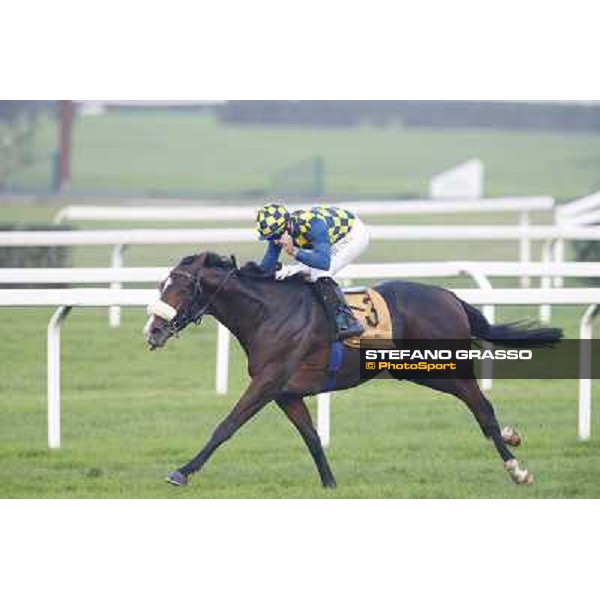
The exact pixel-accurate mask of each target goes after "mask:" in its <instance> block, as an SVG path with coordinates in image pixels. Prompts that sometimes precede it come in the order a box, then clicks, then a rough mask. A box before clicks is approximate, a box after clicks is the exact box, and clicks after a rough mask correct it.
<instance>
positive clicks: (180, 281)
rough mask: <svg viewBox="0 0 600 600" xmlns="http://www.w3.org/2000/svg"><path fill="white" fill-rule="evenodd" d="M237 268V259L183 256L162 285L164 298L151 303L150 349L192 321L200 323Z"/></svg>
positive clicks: (212, 256)
mask: <svg viewBox="0 0 600 600" xmlns="http://www.w3.org/2000/svg"><path fill="white" fill-rule="evenodd" d="M227 267H230V268H229V269H228V270H227V271H225V269H226V268H227ZM234 271H235V263H234V262H229V261H228V259H224V258H222V257H219V256H217V255H215V254H212V253H203V254H197V255H195V256H186V257H185V258H183V259H182V260H181V261H180V262H179V264H178V265H177V266H176V267H175V268H174V269H173V270H172V271H171V272H170V273H169V276H168V277H167V279H165V280H164V281H163V282H162V283H161V284H160V288H159V289H160V299H159V300H157V301H155V302H153V303H152V304H150V305H149V306H148V314H149V315H150V318H149V319H148V322H147V323H146V326H145V327H144V337H145V338H146V343H147V344H148V346H149V348H150V350H155V349H156V348H161V347H162V346H164V345H165V344H166V342H167V340H168V339H169V338H171V337H172V336H174V335H177V334H178V333H179V332H180V331H182V330H183V329H185V328H186V327H187V326H188V325H189V324H190V323H200V321H201V320H202V317H203V316H204V315H205V314H206V312H207V311H208V310H209V309H210V304H211V301H212V300H213V299H214V297H215V296H216V294H217V293H218V292H219V291H220V289H221V288H222V287H223V286H224V285H225V283H226V281H227V279H228V278H229V276H230V275H231V274H232V273H233V272H234ZM219 275H220V276H219Z"/></svg>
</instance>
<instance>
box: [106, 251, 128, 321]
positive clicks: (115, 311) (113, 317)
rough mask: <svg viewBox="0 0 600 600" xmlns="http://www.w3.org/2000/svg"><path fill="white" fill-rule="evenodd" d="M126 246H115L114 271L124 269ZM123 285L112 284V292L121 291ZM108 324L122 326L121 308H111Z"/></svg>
mask: <svg viewBox="0 0 600 600" xmlns="http://www.w3.org/2000/svg"><path fill="white" fill-rule="evenodd" d="M124 248H125V246H124V245H123V244H117V245H116V246H113V249H112V252H111V255H110V256H111V259H110V265H111V267H112V268H113V269H121V268H122V267H123V250H124ZM122 287H123V286H122V284H121V283H117V282H113V283H111V284H110V289H111V290H120V289H121V288H122ZM108 322H109V324H110V326H111V327H120V326H121V307H120V306H110V307H109V309H108Z"/></svg>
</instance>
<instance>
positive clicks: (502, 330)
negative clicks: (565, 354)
mask: <svg viewBox="0 0 600 600" xmlns="http://www.w3.org/2000/svg"><path fill="white" fill-rule="evenodd" d="M459 301H460V303H461V304H462V306H463V308H464V309H465V311H466V313H467V318H468V319H469V326H470V327H471V335H472V336H473V337H475V338H478V339H481V340H486V341H488V342H493V343H494V344H498V345H500V346H513V347H534V348H535V347H543V346H548V347H550V346H554V345H555V344H557V343H558V342H560V340H561V339H562V337H563V331H562V329H558V328H557V327H534V326H532V324H531V323H527V322H513V323H505V324H504V325H492V324H491V323H490V322H489V321H488V320H487V319H486V318H485V316H484V315H483V314H482V313H481V311H479V310H477V309H476V308H475V307H474V306H472V305H471V304H469V303H468V302H465V301H463V300H461V299H460V298H459Z"/></svg>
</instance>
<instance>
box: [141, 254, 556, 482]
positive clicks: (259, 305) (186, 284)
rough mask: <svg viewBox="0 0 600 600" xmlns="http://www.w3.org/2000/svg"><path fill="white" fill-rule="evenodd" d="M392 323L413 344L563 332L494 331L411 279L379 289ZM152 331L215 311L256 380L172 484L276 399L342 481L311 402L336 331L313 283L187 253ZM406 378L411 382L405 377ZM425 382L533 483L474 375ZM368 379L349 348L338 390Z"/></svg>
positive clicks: (520, 340)
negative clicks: (448, 397)
mask: <svg viewBox="0 0 600 600" xmlns="http://www.w3.org/2000/svg"><path fill="white" fill-rule="evenodd" d="M375 289H376V290H377V291H378V292H379V293H380V294H381V295H382V296H383V298H384V299H385V302H386V304H387V305H388V308H389V309H390V312H391V314H392V317H393V318H394V319H395V321H396V322H401V323H402V338H403V339H409V340H410V339H414V340H436V339H440V340H471V339H479V340H486V341H488V342H492V343H496V344H499V345H502V346H507V347H510V346H514V347H520V346H523V345H524V344H527V346H528V347H536V346H551V345H554V344H555V343H557V342H558V341H560V339H561V337H562V331H561V330H560V329H555V328H534V327H531V326H523V325H518V324H515V323H512V324H505V325H491V324H490V323H489V322H488V321H487V320H486V318H485V317H484V316H483V314H482V313H481V312H480V311H479V310H477V309H476V308H475V307H473V306H471V305H470V304H468V303H466V302H464V301H463V300H461V299H460V298H458V297H457V296H456V295H455V294H453V293H452V292H450V291H449V290H445V289H443V288H440V287H436V286H431V285H425V284H420V283H412V282H407V281H389V282H385V283H381V284H378V285H376V286H375ZM148 312H149V313H150V315H151V316H150V319H149V320H148V323H147V325H146V327H145V330H144V334H145V338H146V342H147V344H148V346H149V348H150V350H154V349H156V348H160V347H162V346H164V344H165V343H166V342H167V340H168V339H169V338H171V337H172V336H174V335H177V334H178V333H179V332H180V331H182V330H183V329H184V328H185V327H186V326H187V325H189V324H190V323H197V324H198V323H200V321H201V319H202V317H203V316H204V315H205V314H208V315H212V316H213V317H215V318H216V319H217V320H218V321H219V322H221V323H222V324H223V325H224V326H225V327H227V328H228V329H229V330H230V331H231V333H232V334H233V335H234V336H235V337H236V338H237V339H238V341H239V343H240V344H241V346H242V348H243V349H244V351H245V353H246V356H247V359H248V371H249V374H250V377H251V381H250V384H249V385H248V387H247V389H246V390H245V392H244V393H243V394H242V396H241V398H240V399H239V401H238V402H237V403H236V404H235V406H234V407H233V409H232V410H231V412H230V413H229V414H228V415H227V417H225V419H224V420H223V421H222V422H221V423H220V424H219V425H218V426H217V427H216V429H215V430H214V432H213V433H212V435H211V437H210V439H209V440H208V442H207V443H206V445H205V446H204V447H203V448H202V449H201V450H200V452H199V453H198V454H197V455H196V456H195V457H194V458H193V459H192V460H190V461H189V462H188V463H186V464H185V465H183V466H182V467H180V468H179V469H177V470H176V471H173V472H172V473H170V474H169V475H168V476H167V479H166V480H167V482H169V483H171V484H173V485H185V484H186V483H187V482H188V478H189V477H190V475H192V474H193V473H195V472H197V471H199V470H200V469H201V468H202V467H203V465H204V464H205V463H206V461H207V460H208V459H209V458H210V456H211V455H212V454H213V452H214V451H215V450H216V449H217V448H218V447H219V446H220V445H221V444H223V442H225V441H226V440H228V439H229V438H230V437H231V436H232V435H233V434H234V433H235V432H236V431H237V430H238V429H239V428H240V427H241V426H242V425H243V424H244V423H246V422H247V421H248V420H249V419H250V418H252V417H253V416H254V415H255V414H256V413H258V412H259V411H260V410H261V409H262V408H263V407H264V406H265V405H267V404H268V403H269V402H272V401H275V402H276V403H277V405H278V406H279V407H280V408H281V409H282V410H283V412H284V413H285V414H286V416H287V417H288V418H289V420H290V421H291V422H292V423H293V424H294V426H295V427H296V429H297V430H298V432H299V433H300V435H301V436H302V438H303V439H304V442H305V443H306V445H307V447H308V450H309V451H310V453H311V455H312V457H313V460H314V462H315V465H316V467H317V470H318V472H319V475H320V478H321V483H322V484H323V486H325V487H335V485H336V482H335V478H334V476H333V473H332V471H331V468H330V467H329V463H328V461H327V457H326V456H325V453H324V451H323V447H322V445H321V441H320V439H319V435H318V434H317V432H316V430H315V428H314V426H313V423H312V420H311V416H310V413H309V411H308V409H307V407H306V404H305V402H304V397H305V396H310V395H314V394H317V393H319V392H321V391H323V389H324V386H325V383H324V382H325V381H326V380H327V378H328V368H329V357H330V351H331V348H332V341H333V330H332V328H331V325H330V324H329V322H328V321H327V318H326V314H325V310H324V309H323V306H322V305H321V304H320V302H319V301H318V300H317V297H316V294H315V293H314V291H313V290H312V286H311V285H310V284H308V283H306V282H305V281H304V280H302V278H301V277H298V276H296V277H292V278H289V279H286V280H283V281H275V279H274V278H273V274H272V273H265V272H264V271H262V270H260V269H259V268H258V267H257V266H256V265H255V264H254V263H249V264H248V265H245V266H244V267H242V268H240V269H238V268H237V266H236V264H235V259H233V257H232V259H228V258H225V257H222V256H219V255H217V254H214V253H211V252H204V253H201V254H197V255H195V256H188V257H185V258H183V259H182V260H181V262H180V263H179V264H178V265H177V266H176V267H175V268H174V269H173V270H172V271H171V272H170V274H169V276H168V278H167V279H166V280H165V281H164V282H162V283H161V286H160V300H158V301H157V302H155V303H153V304H151V305H150V306H149V307H148ZM391 374H392V376H393V377H394V378H396V379H398V380H402V379H406V377H405V376H403V375H402V374H400V373H398V372H393V373H391ZM410 380H411V381H413V382H414V383H417V384H419V385H424V386H427V387H430V388H432V389H435V390H438V391H441V392H445V393H448V394H452V395H454V396H456V397H457V398H459V399H460V400H462V401H463V402H464V403H465V404H466V406H467V407H468V408H469V410H470V411H471V412H472V414H473V416H474V417H475V419H476V420H477V423H478V424H479V427H480V428H481V431H482V432H483V435H484V436H485V437H486V438H489V439H491V440H492V442H493V443H494V445H495V447H496V450H497V451H498V453H499V455H500V457H501V458H502V460H503V461H504V465H505V469H506V470H507V472H508V473H509V474H510V476H511V478H512V479H513V481H514V482H515V483H517V484H528V483H532V482H533V476H532V474H531V473H530V472H529V471H527V469H524V468H521V467H520V466H519V463H518V462H517V460H516V459H515V457H514V456H513V454H512V453H511V451H510V450H509V449H508V446H517V445H519V443H520V437H519V435H518V434H517V432H516V431H515V430H514V429H512V428H509V427H506V428H504V429H503V430H501V429H500V426H499V424H498V421H497V419H496V416H495V414H494V409H493V407H492V405H491V403H490V402H489V400H488V399H487V398H486V397H485V396H484V394H483V393H482V391H481V390H480V388H479V385H478V382H477V379H476V378H475V377H474V376H472V377H464V378H455V379H448V378H444V379H427V378H420V379H419V378H414V377H411V378H410ZM364 381H365V380H364V379H361V377H360V352H359V350H353V349H346V351H345V353H344V355H343V360H342V363H341V365H340V368H339V371H338V373H337V377H336V381H335V386H334V387H333V388H332V389H337V390H340V389H347V388H352V387H355V386H357V385H360V384H361V383H364Z"/></svg>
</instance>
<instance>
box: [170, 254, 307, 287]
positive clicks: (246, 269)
mask: <svg viewBox="0 0 600 600" xmlns="http://www.w3.org/2000/svg"><path fill="white" fill-rule="evenodd" d="M195 258H196V257H185V258H184V259H182V261H181V264H185V262H186V261H187V262H190V261H193V260H195ZM204 264H205V265H206V266H207V267H210V268H219V269H227V270H229V269H235V271H236V274H237V275H239V276H240V277H242V278H247V279H254V280H263V281H268V280H271V281H272V280H274V279H275V271H277V269H278V268H279V267H280V265H279V264H277V265H275V266H274V267H273V268H272V269H263V268H262V267H261V266H260V265H259V264H258V263H256V262H254V261H249V262H247V263H245V264H243V265H242V266H241V267H239V268H238V266H237V262H236V259H235V256H233V255H231V257H228V256H222V255H220V254H217V253H216V252H207V253H206V260H205V263H204ZM287 281H297V282H300V283H305V280H304V276H303V275H302V274H298V275H294V276H292V277H289V278H288V279H287Z"/></svg>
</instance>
